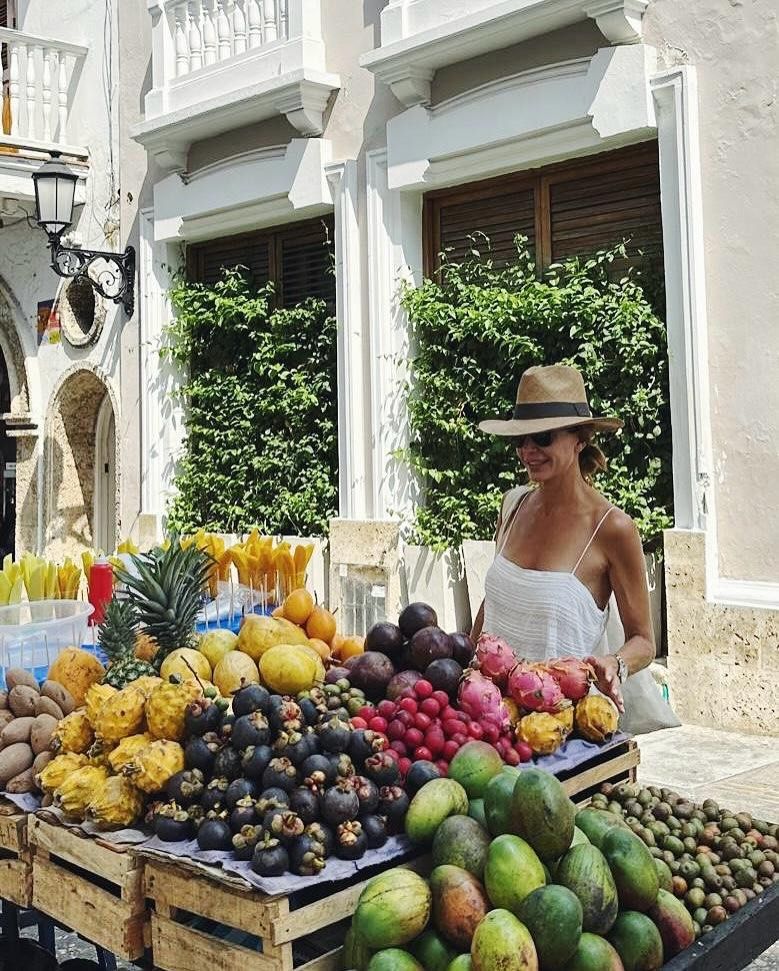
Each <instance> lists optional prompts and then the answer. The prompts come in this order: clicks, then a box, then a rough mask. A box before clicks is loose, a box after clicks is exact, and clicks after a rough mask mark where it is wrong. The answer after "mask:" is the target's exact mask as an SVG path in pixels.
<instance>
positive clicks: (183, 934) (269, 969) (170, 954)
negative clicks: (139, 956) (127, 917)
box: [151, 914, 293, 971]
mask: <svg viewBox="0 0 779 971" xmlns="http://www.w3.org/2000/svg"><path fill="white" fill-rule="evenodd" d="M151 942H152V944H151V947H152V954H153V955H154V966H155V968H158V969H160V971H236V969H240V971H292V967H293V965H292V948H291V947H290V946H289V945H286V946H285V948H284V952H285V953H283V954H280V953H267V952H266V953H262V954H261V953H259V952H258V951H250V950H249V949H248V948H245V947H240V946H239V945H237V944H231V943H229V942H228V941H223V940H221V939H219V938H217V937H211V936H209V935H208V934H205V933H204V932H203V931H199V930H195V929H194V928H192V927H186V926H185V925H183V924H177V923H176V922H175V921H173V920H169V919H168V918H167V917H162V916H160V915H159V914H152V918H151Z"/></svg>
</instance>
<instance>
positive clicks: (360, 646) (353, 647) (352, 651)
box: [338, 637, 365, 661]
mask: <svg viewBox="0 0 779 971" xmlns="http://www.w3.org/2000/svg"><path fill="white" fill-rule="evenodd" d="M364 652H365V638H364V637H345V638H344V642H343V644H342V645H341V650H340V652H339V654H338V656H339V657H340V659H341V660H342V661H348V660H349V658H350V657H354V656H355V655H357V654H363V653H364Z"/></svg>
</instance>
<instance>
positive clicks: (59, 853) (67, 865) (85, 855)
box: [28, 816, 148, 961]
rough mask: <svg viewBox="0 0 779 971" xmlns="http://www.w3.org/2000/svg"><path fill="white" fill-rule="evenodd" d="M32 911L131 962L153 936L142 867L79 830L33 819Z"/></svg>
mask: <svg viewBox="0 0 779 971" xmlns="http://www.w3.org/2000/svg"><path fill="white" fill-rule="evenodd" d="M28 840H29V844H30V846H31V848H32V854H33V855H32V871H33V872H32V877H33V887H32V905H33V907H35V908H37V909H38V910H40V911H41V912H42V913H44V914H48V915H49V916H50V917H53V918H54V920H56V921H57V922H58V923H61V924H64V925H65V926H66V927H69V928H70V929H71V930H73V931H75V932H76V933H78V934H81V935H82V936H83V937H85V938H86V939H87V940H88V941H91V942H92V943H93V944H98V945H100V947H103V948H105V949H106V950H107V951H111V952H112V953H114V954H116V955H117V956H119V957H123V958H126V959H127V960H131V961H132V960H135V959H136V958H139V957H142V956H143V953H144V950H145V947H146V943H147V942H146V938H147V936H148V913H147V910H146V901H145V899H144V896H143V861H142V860H140V859H138V858H137V857H135V856H132V855H131V854H130V853H128V852H126V850H122V849H120V848H118V847H116V846H113V845H111V844H110V843H106V842H103V841H101V840H99V839H90V838H89V837H86V836H85V835H84V834H82V833H81V832H79V831H78V830H73V829H66V828H65V827H64V826H60V825H57V824H56V823H53V822H48V821H46V820H44V819H42V818H41V817H39V816H30V817H29V824H28Z"/></svg>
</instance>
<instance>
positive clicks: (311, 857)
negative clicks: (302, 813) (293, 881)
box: [289, 833, 325, 877]
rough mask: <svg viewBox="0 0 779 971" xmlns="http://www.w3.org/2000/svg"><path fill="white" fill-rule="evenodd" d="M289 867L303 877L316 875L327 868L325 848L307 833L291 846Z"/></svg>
mask: <svg viewBox="0 0 779 971" xmlns="http://www.w3.org/2000/svg"><path fill="white" fill-rule="evenodd" d="M289 868H290V870H292V872H293V873H297V874H298V876H301V877H315V876H316V875H317V874H318V873H321V872H322V870H324V868H325V848H324V846H322V844H321V843H317V842H316V840H314V839H313V838H312V837H311V836H307V835H306V834H305V833H304V834H303V835H302V836H299V837H298V838H297V839H296V840H293V841H292V843H291V844H290V846H289Z"/></svg>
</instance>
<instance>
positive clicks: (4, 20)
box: [0, 0, 8, 27]
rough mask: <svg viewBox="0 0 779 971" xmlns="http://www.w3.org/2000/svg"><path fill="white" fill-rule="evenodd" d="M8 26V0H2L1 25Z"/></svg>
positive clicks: (0, 6)
mask: <svg viewBox="0 0 779 971" xmlns="http://www.w3.org/2000/svg"><path fill="white" fill-rule="evenodd" d="M7 26H8V0H0V27H7Z"/></svg>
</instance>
